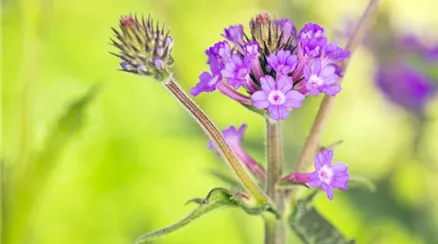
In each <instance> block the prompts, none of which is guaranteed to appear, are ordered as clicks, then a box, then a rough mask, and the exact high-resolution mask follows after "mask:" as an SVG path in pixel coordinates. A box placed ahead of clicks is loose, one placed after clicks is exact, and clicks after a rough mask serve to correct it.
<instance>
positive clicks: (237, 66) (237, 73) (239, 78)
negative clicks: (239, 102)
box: [221, 54, 252, 89]
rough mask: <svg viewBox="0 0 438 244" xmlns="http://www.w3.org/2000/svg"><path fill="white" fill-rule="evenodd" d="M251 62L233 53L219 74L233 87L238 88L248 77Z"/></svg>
mask: <svg viewBox="0 0 438 244" xmlns="http://www.w3.org/2000/svg"><path fill="white" fill-rule="evenodd" d="M251 65H252V62H247V60H246V59H243V58H242V57H241V56H239V55H237V54H235V55H233V57H232V58H231V59H230V60H229V61H228V62H227V63H226V64H225V68H224V69H223V70H222V72H221V74H222V76H223V77H225V78H226V79H227V82H228V84H229V85H230V86H232V87H233V88H234V89H239V87H241V86H242V85H243V84H245V82H247V81H248V79H249V72H250V71H251Z"/></svg>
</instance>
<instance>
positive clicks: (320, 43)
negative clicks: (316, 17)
mask: <svg viewBox="0 0 438 244" xmlns="http://www.w3.org/2000/svg"><path fill="white" fill-rule="evenodd" d="M299 38H300V46H301V49H302V51H303V54H304V55H306V56H309V57H312V58H313V57H318V56H319V55H320V54H321V52H322V51H323V50H324V49H325V46H326V45H327V38H326V37H325V33H324V29H323V28H322V27H321V26H319V25H317V24H314V23H307V24H305V25H304V27H303V28H302V29H301V31H300V36H299Z"/></svg>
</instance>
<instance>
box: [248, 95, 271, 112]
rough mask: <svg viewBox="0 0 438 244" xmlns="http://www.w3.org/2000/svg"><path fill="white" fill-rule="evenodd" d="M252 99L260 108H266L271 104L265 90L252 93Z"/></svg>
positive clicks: (255, 105)
mask: <svg viewBox="0 0 438 244" xmlns="http://www.w3.org/2000/svg"><path fill="white" fill-rule="evenodd" d="M251 100H252V102H253V104H254V107H256V108H258V109H264V108H267V107H268V106H269V101H268V97H267V96H266V94H265V93H264V92H263V91H257V92H255V93H254V94H252V95H251Z"/></svg>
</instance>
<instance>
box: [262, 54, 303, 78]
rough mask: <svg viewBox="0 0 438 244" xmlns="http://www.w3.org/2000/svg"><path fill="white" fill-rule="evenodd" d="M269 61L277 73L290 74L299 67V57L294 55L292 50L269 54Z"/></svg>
mask: <svg viewBox="0 0 438 244" xmlns="http://www.w3.org/2000/svg"><path fill="white" fill-rule="evenodd" d="M268 63H269V66H271V67H272V68H273V69H274V70H275V72H277V75H288V74H290V73H292V72H293V71H294V70H295V68H296V67H297V65H298V57H297V55H292V54H291V53H290V51H284V50H280V51H278V52H277V53H276V54H274V53H272V54H271V55H269V57H268Z"/></svg>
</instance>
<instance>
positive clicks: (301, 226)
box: [288, 192, 354, 244]
mask: <svg viewBox="0 0 438 244" xmlns="http://www.w3.org/2000/svg"><path fill="white" fill-rule="evenodd" d="M315 195H316V192H314V193H313V194H311V195H310V196H308V197H306V198H304V199H300V200H298V201H297V203H296V205H295V208H294V211H293V213H292V214H291V215H290V216H289V220H288V222H289V225H290V227H291V228H292V230H293V231H294V232H295V233H296V234H297V235H298V237H299V238H300V239H301V240H302V241H303V242H304V243H306V244H352V243H354V241H352V240H347V239H345V237H344V236H343V235H342V234H341V233H340V232H339V230H337V229H336V228H335V227H334V226H333V225H332V224H331V223H330V222H329V221H328V220H327V219H326V218H324V217H323V216H322V215H321V214H320V213H319V212H318V211H317V210H316V209H315V208H314V207H312V200H313V198H314V196H315Z"/></svg>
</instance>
